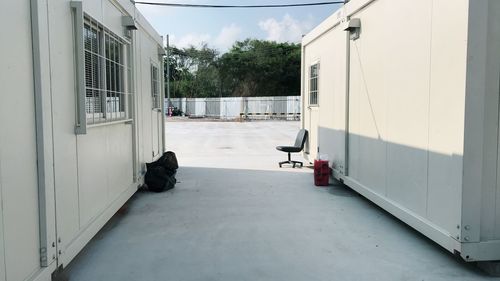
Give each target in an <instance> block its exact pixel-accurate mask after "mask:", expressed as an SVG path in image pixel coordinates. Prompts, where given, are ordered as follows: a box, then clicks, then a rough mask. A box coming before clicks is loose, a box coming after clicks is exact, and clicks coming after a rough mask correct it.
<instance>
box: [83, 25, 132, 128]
mask: <svg viewBox="0 0 500 281" xmlns="http://www.w3.org/2000/svg"><path fill="white" fill-rule="evenodd" d="M83 37H84V51H85V111H86V115H87V124H88V125H92V124H98V123H106V122H112V121H117V120H122V119H126V118H127V115H128V110H127V109H128V106H127V105H126V101H127V99H128V94H127V92H126V87H125V74H126V72H127V71H128V70H129V69H128V68H127V67H126V65H125V62H124V61H125V52H124V50H125V48H124V47H125V44H124V43H123V41H122V40H121V39H120V38H119V37H118V36H116V35H114V34H113V33H111V32H110V31H108V30H106V29H104V28H103V26H102V25H100V24H99V23H97V22H96V21H94V20H92V19H91V18H88V17H85V22H84V30H83Z"/></svg>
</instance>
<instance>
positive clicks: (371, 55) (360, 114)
mask: <svg viewBox="0 0 500 281" xmlns="http://www.w3.org/2000/svg"><path fill="white" fill-rule="evenodd" d="M384 2H385V1H384V0H382V1H376V2H375V3H374V4H372V5H370V6H369V9H365V10H363V11H362V12H360V13H359V14H356V15H354V16H353V17H357V18H361V21H362V25H363V31H362V33H363V34H362V36H361V38H360V39H358V40H356V41H351V46H350V48H351V63H350V65H351V73H350V77H351V79H350V95H349V96H350V108H349V120H350V122H349V175H350V176H351V177H352V178H354V179H355V180H357V181H359V182H360V183H361V184H363V185H366V186H369V187H370V188H371V189H372V190H374V191H375V192H376V193H378V194H381V195H387V177H386V175H387V99H388V98H389V97H388V93H387V92H386V86H388V85H386V83H385V81H386V77H385V75H386V73H385V69H384V66H385V65H386V60H387V55H386V51H385V48H386V46H384V45H383V44H379V42H380V41H381V40H382V41H383V40H387V38H386V37H384V36H385V34H383V33H382V34H381V32H380V31H381V30H385V29H386V28H387V27H386V25H385V24H384V23H383V22H382V21H380V20H379V19H380V16H381V15H382V14H384V10H385V8H386V3H384Z"/></svg>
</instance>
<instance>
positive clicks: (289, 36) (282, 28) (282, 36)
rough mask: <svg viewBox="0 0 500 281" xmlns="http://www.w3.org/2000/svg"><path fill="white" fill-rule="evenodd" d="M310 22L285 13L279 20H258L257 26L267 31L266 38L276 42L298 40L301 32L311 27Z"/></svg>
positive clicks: (304, 32) (305, 31)
mask: <svg viewBox="0 0 500 281" xmlns="http://www.w3.org/2000/svg"><path fill="white" fill-rule="evenodd" d="M312 26H313V25H312V22H311V21H310V20H307V21H299V20H296V19H294V18H293V17H291V16H290V15H289V14H286V15H285V16H284V17H283V19H282V20H281V21H279V20H277V19H275V18H269V19H267V20H263V21H260V22H259V27H260V28H261V29H262V30H263V31H265V32H266V33H267V38H266V39H267V40H271V41H276V42H299V41H300V39H301V38H302V35H303V34H306V33H307V32H308V31H309V30H311V28H312Z"/></svg>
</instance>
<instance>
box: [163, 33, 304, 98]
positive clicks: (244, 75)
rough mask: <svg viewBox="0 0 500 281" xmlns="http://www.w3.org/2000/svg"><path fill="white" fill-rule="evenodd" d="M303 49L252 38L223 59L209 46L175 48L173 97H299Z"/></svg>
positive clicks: (171, 61)
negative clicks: (301, 52)
mask: <svg viewBox="0 0 500 281" xmlns="http://www.w3.org/2000/svg"><path fill="white" fill-rule="evenodd" d="M300 49H301V48H300V45H299V44H292V43H276V42H271V41H263V40H251V39H247V40H245V41H241V42H236V43H235V44H234V45H233V47H232V48H231V49H230V50H229V51H228V52H227V53H225V54H223V55H222V56H219V53H218V52H217V50H215V49H211V48H209V47H208V46H207V45H206V44H204V45H202V46H201V48H194V47H189V48H184V49H178V48H175V47H173V48H171V56H170V58H169V59H170V81H171V93H172V97H218V96H247V97H249V96H288V95H299V94H300V59H301V54H300ZM165 63H166V59H165Z"/></svg>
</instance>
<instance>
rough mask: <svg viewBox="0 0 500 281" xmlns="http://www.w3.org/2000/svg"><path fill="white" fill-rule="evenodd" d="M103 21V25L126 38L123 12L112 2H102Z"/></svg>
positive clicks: (105, 0)
mask: <svg viewBox="0 0 500 281" xmlns="http://www.w3.org/2000/svg"><path fill="white" fill-rule="evenodd" d="M102 15H103V17H102V20H101V23H102V24H103V25H104V26H106V28H107V29H109V30H110V31H112V32H113V33H114V34H116V35H118V36H121V37H124V34H123V33H124V30H125V29H124V28H123V25H122V16H123V13H122V11H121V10H120V9H119V8H118V7H117V6H115V5H114V4H113V3H112V1H109V0H103V1H102Z"/></svg>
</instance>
